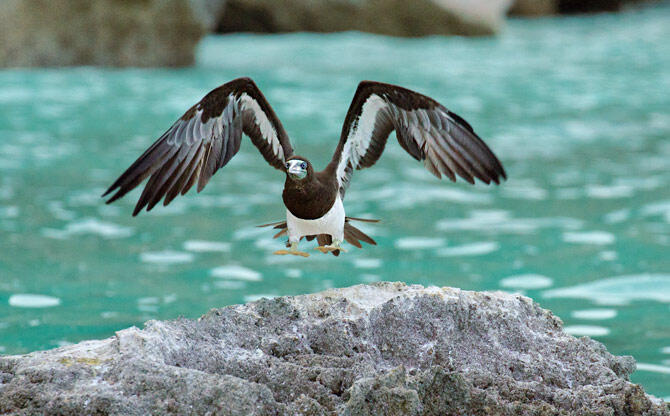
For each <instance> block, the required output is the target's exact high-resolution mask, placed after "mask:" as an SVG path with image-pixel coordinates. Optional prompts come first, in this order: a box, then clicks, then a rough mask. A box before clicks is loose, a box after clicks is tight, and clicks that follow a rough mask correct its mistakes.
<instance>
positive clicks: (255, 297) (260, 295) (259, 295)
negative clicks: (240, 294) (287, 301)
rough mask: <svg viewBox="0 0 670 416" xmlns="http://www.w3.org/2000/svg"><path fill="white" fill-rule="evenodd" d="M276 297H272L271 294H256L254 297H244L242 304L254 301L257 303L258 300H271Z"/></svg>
mask: <svg viewBox="0 0 670 416" xmlns="http://www.w3.org/2000/svg"><path fill="white" fill-rule="evenodd" d="M276 297H277V295H273V294H271V293H259V294H256V295H246V296H245V297H244V302H255V301H257V300H259V299H263V298H267V299H272V298H276Z"/></svg>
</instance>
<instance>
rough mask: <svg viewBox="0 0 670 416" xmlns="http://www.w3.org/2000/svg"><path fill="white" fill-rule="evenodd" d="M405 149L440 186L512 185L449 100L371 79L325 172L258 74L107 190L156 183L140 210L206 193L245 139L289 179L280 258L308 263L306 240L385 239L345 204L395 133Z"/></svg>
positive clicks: (120, 191)
mask: <svg viewBox="0 0 670 416" xmlns="http://www.w3.org/2000/svg"><path fill="white" fill-rule="evenodd" d="M392 131H395V135H396V138H397V140H398V143H399V144H400V146H401V147H402V148H403V149H404V150H405V151H406V152H407V153H408V154H409V155H410V156H411V157H412V158H414V159H416V160H417V161H419V162H423V165H424V166H425V168H426V169H427V170H428V171H429V172H430V173H432V174H433V175H435V176H436V177H437V178H438V179H440V178H442V175H444V176H446V177H448V178H449V179H450V180H451V181H454V182H455V181H456V178H457V177H461V178H462V179H465V180H466V181H467V182H469V183H471V184H474V183H475V179H478V180H479V181H481V182H484V183H486V184H491V183H495V184H497V185H499V184H500V183H501V182H502V180H506V179H507V174H506V172H505V169H504V168H503V166H502V164H501V163H500V161H499V160H498V158H497V157H496V156H495V154H494V153H493V152H492V151H491V149H490V148H489V147H488V146H487V145H486V143H484V141H483V140H482V139H481V138H480V137H479V136H478V135H477V134H476V133H475V131H474V129H473V128H472V126H471V125H470V124H469V123H468V122H467V121H465V120H464V119H463V118H461V117H460V116H458V115H456V114H455V113H453V112H451V111H449V110H448V109H447V108H446V107H444V106H443V105H442V104H440V103H439V102H437V101H435V100H434V99H432V98H430V97H428V96H426V95H423V94H421V93H418V92H415V91H412V90H409V89H407V88H404V87H401V86H397V85H392V84H387V83H382V82H376V81H361V82H360V83H359V85H358V88H357V89H356V92H355V94H354V97H353V100H352V102H351V105H350V106H349V110H348V112H347V114H346V117H345V119H344V124H343V126H342V132H341V134H340V139H339V142H338V144H337V147H336V148H335V152H334V154H333V156H332V159H331V160H330V162H329V163H328V165H327V166H326V167H325V168H324V169H323V170H321V171H317V170H315V168H314V166H313V165H312V164H311V163H310V161H309V160H308V159H307V158H306V157H304V156H300V155H297V154H295V153H294V151H293V147H292V146H291V141H290V139H289V137H288V135H287V133H286V131H285V130H284V127H283V126H282V124H281V122H280V121H279V118H278V117H277V115H276V114H275V112H274V110H273V109H272V107H271V106H270V104H269V103H268V101H267V100H266V98H265V96H264V95H263V93H262V92H261V90H260V89H259V88H258V86H257V85H256V83H255V82H254V81H253V80H252V79H251V78H248V77H242V78H237V79H234V80H232V81H230V82H227V83H225V84H223V85H221V86H219V87H218V88H215V89H214V90H212V91H210V92H209V93H208V94H207V95H205V96H204V98H202V99H201V100H200V101H199V102H198V103H196V104H195V105H193V106H192V107H191V108H189V109H188V110H187V111H186V112H185V113H184V115H182V116H181V117H180V118H179V119H178V120H177V121H176V122H175V123H174V124H172V126H171V127H170V128H168V129H167V131H165V133H163V135H161V136H160V137H159V138H158V139H157V140H156V141H155V142H154V143H153V144H152V145H151V146H150V147H149V148H148V149H147V150H146V151H145V152H144V153H142V155H141V156H140V157H139V158H138V159H137V160H136V161H135V162H134V163H132V164H131V165H130V167H128V169H126V170H125V172H123V173H122V174H121V175H120V176H119V177H118V179H116V181H114V183H112V185H111V186H110V187H109V188H108V189H107V190H106V191H105V193H104V194H103V195H102V197H107V196H109V199H107V200H106V203H108V204H109V203H112V202H114V201H116V200H118V199H119V198H121V197H123V196H124V195H126V194H127V193H128V192H129V191H131V190H132V189H134V188H135V187H137V186H138V185H140V184H141V183H142V182H143V181H144V180H145V179H147V178H149V179H148V181H147V183H146V185H145V186H144V189H143V191H142V193H141V195H140V197H139V200H138V202H137V204H136V206H135V209H134V211H133V216H136V215H137V214H138V213H140V212H141V211H142V210H143V209H144V208H146V210H147V211H150V210H151V209H152V208H153V207H154V206H155V205H156V204H158V203H159V202H160V201H161V200H163V205H168V204H169V203H170V202H171V201H172V200H173V199H174V198H175V197H177V196H178V195H179V194H181V195H184V194H185V193H186V192H188V191H189V190H190V189H191V188H192V187H193V186H194V185H196V183H197V187H196V188H197V191H198V192H200V191H201V190H202V189H203V188H204V187H205V186H206V185H207V183H208V182H209V180H210V179H211V177H212V175H214V173H216V172H217V171H218V170H219V169H220V168H222V167H224V166H225V165H226V164H227V163H228V162H229V161H230V160H231V158H232V157H233V156H235V154H236V153H237V152H238V151H239V149H240V145H241V143H242V136H243V135H246V136H248V137H249V138H250V139H251V142H252V143H253V144H254V146H255V147H256V148H257V149H258V150H259V151H260V153H261V155H262V156H263V158H264V159H265V161H266V162H267V163H268V164H269V165H270V166H272V167H274V168H275V169H278V170H280V171H282V172H283V173H284V174H285V182H284V190H283V192H282V200H283V202H284V205H285V206H286V220H285V221H279V222H274V223H269V224H263V225H261V227H264V226H272V227H274V228H275V229H278V230H279V232H278V233H277V234H276V235H275V238H278V237H280V236H282V235H288V241H287V242H286V248H287V250H278V251H275V252H274V254H278V255H286V254H290V255H296V256H303V257H308V256H309V254H308V253H307V252H304V251H300V250H299V246H298V245H299V242H300V241H301V240H302V239H303V238H305V239H306V240H308V241H311V240H313V239H315V238H316V239H317V243H318V246H317V247H316V249H317V250H319V251H321V252H323V253H326V254H327V253H329V252H330V253H332V254H334V255H335V256H337V255H339V254H340V252H345V251H346V249H345V248H344V247H342V243H343V242H344V241H345V240H346V241H347V242H348V243H350V244H352V245H354V246H356V247H359V248H360V247H361V244H360V242H365V243H368V244H376V242H375V241H374V240H373V239H372V238H370V237H369V236H367V235H366V234H365V233H363V232H362V231H361V230H359V229H358V228H356V227H354V226H353V225H352V224H351V223H352V222H355V221H368V222H376V221H378V220H371V219H364V218H356V217H347V216H346V215H345V210H344V205H343V200H344V197H345V194H346V191H347V188H348V187H349V184H350V183H351V179H352V176H353V173H354V171H355V170H360V169H365V168H369V167H371V166H373V165H374V164H375V163H376V162H377V160H379V158H380V156H381V155H382V153H383V151H384V148H385V146H386V144H387V140H388V137H389V136H390V134H391V132H392Z"/></svg>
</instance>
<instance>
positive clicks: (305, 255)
mask: <svg viewBox="0 0 670 416" xmlns="http://www.w3.org/2000/svg"><path fill="white" fill-rule="evenodd" d="M273 254H277V255H280V256H283V255H286V254H292V255H294V256H301V257H309V253H305V252H304V251H298V250H277V251H275V252H274V253H273Z"/></svg>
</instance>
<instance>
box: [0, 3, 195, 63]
mask: <svg viewBox="0 0 670 416" xmlns="http://www.w3.org/2000/svg"><path fill="white" fill-rule="evenodd" d="M195 10H201V11H202V8H199V9H193V8H192V7H191V3H190V2H189V1H187V0H94V1H91V0H58V1H53V0H1V1H0V39H1V40H2V41H1V42H0V67H28V66H65V65H104V66H183V65H190V64H192V63H193V61H194V56H195V46H196V44H197V43H198V41H199V40H200V38H201V37H202V36H203V35H204V33H205V30H206V27H205V25H204V24H203V22H202V20H203V19H202V17H201V18H197V17H196V14H195V12H194V11H195ZM202 14H204V13H201V15H202Z"/></svg>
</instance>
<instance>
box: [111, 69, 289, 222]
mask: <svg viewBox="0 0 670 416" xmlns="http://www.w3.org/2000/svg"><path fill="white" fill-rule="evenodd" d="M242 133H245V134H246V135H248V136H249V137H250V138H251V141H252V143H253V144H254V145H255V146H256V147H257V148H258V150H259V151H260V152H261V154H262V155H263V158H264V159H265V160H266V161H267V162H268V163H269V164H270V165H271V166H273V167H275V168H277V169H280V170H283V169H284V163H285V159H286V158H288V157H290V156H291V155H293V148H292V147H291V143H290V140H289V138H288V135H287V134H286V131H285V130H284V127H283V126H282V124H281V122H280V121H279V119H278V118H277V116H276V115H275V113H274V110H272V107H270V104H268V102H267V100H266V99H265V97H264V96H263V93H261V91H260V90H259V89H258V87H257V86H256V84H255V83H254V82H253V81H252V80H251V79H249V78H238V79H236V80H233V81H231V82H228V83H226V84H224V85H222V86H220V87H218V88H216V89H214V90H212V91H211V92H209V93H208V94H207V95H206V96H205V97H204V98H203V99H202V100H200V102H198V103H197V104H196V105H194V106H193V107H191V108H190V109H189V110H188V111H187V112H186V113H185V114H184V115H183V116H182V117H181V118H180V119H179V120H177V121H176V122H175V123H174V124H173V125H172V126H171V127H170V128H169V129H168V130H167V131H166V132H165V133H164V134H163V135H161V136H160V137H159V138H158V140H156V141H155V142H154V143H153V144H152V145H151V146H150V147H149V148H148V149H147V150H146V151H145V152H144V153H143V154H142V155H141V156H140V157H139V158H138V159H137V160H136V161H135V162H134V163H133V164H131V165H130V167H129V168H128V169H127V170H126V171H125V172H124V173H123V174H121V176H119V178H118V179H117V180H116V181H115V182H114V183H113V184H112V185H111V186H110V187H109V189H107V191H106V192H105V193H104V194H103V197H104V196H107V195H109V194H111V193H113V194H112V196H111V197H110V198H109V200H108V201H107V203H111V202H114V201H116V200H117V199H119V198H121V197H123V196H124V195H125V194H127V193H128V192H130V191H131V190H132V189H134V188H135V187H137V186H138V185H139V184H140V183H142V182H143V181H144V180H145V179H146V178H149V181H148V182H147V184H146V185H145V187H144V190H143V191H142V194H141V195H140V198H139V200H138V202H137V205H136V206H135V209H134V211H133V215H137V214H138V213H139V212H140V211H141V210H142V209H143V208H144V207H146V208H147V211H149V210H151V209H152V208H153V207H154V206H155V205H156V204H157V203H158V202H160V200H161V199H163V198H164V199H163V204H164V205H167V204H169V203H170V202H171V201H172V200H173V199H174V198H175V197H176V196H177V195H179V194H181V195H184V194H185V193H186V192H188V190H189V189H190V188H191V187H192V186H193V185H194V184H195V183H196V182H197V184H198V186H197V190H198V192H200V191H201V190H202V189H203V188H204V187H205V185H207V183H208V182H209V180H210V179H211V178H212V176H213V175H214V174H215V173H216V171H217V170H219V169H220V168H222V167H223V166H225V165H226V164H227V163H228V162H229V161H230V159H232V157H233V156H235V154H236V153H237V152H238V151H239V149H240V145H241V142H242Z"/></svg>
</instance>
